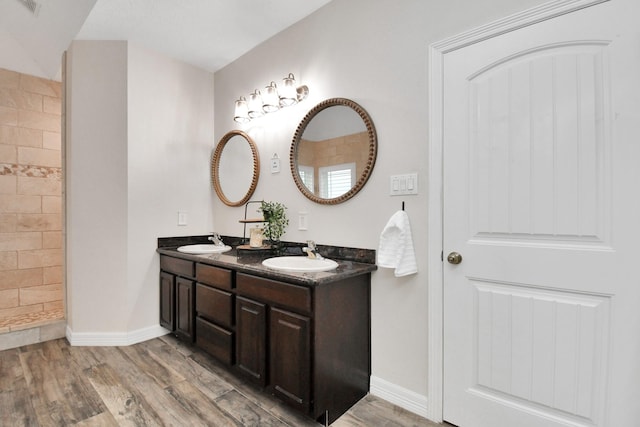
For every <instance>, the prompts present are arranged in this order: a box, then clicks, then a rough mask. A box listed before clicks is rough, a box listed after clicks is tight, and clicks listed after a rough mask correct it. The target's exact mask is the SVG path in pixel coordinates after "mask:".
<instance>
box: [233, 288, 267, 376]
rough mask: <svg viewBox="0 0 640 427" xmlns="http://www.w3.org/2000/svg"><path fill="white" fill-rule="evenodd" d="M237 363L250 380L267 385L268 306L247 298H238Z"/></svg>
mask: <svg viewBox="0 0 640 427" xmlns="http://www.w3.org/2000/svg"><path fill="white" fill-rule="evenodd" d="M236 330H237V333H238V337H237V344H236V365H237V368H238V370H239V371H240V372H241V373H242V375H244V376H245V377H246V378H247V379H248V380H249V381H251V382H253V383H254V384H257V385H259V386H261V387H264V386H266V385H267V307H266V305H265V304H263V303H259V302H257V301H252V300H250V299H247V298H243V297H237V299H236Z"/></svg>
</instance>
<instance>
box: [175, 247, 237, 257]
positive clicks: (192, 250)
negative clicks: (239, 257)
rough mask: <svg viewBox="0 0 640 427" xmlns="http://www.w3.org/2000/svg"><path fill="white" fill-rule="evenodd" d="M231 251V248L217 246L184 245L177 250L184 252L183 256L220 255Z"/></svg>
mask: <svg viewBox="0 0 640 427" xmlns="http://www.w3.org/2000/svg"><path fill="white" fill-rule="evenodd" d="M230 250H231V246H227V245H224V246H218V245H207V244H204V245H186V246H180V247H179V248H178V252H184V253H185V254H194V255H202V254H221V253H223V252H228V251H230Z"/></svg>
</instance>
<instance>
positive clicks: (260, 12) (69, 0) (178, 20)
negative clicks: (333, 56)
mask: <svg viewBox="0 0 640 427" xmlns="http://www.w3.org/2000/svg"><path fill="white" fill-rule="evenodd" d="M329 1H330V0H186V1H185V0H97V1H96V0H36V2H37V3H39V4H40V8H39V11H38V14H37V15H35V16H34V15H33V14H32V13H31V12H30V11H29V10H28V9H27V8H26V7H25V6H24V5H23V4H21V1H20V0H0V53H2V51H1V48H2V47H3V46H5V45H7V44H8V43H11V44H12V46H13V47H14V48H13V49H12V50H5V53H6V52H11V53H13V52H16V51H17V50H16V48H15V46H20V49H21V50H23V51H24V53H25V54H26V55H27V56H28V57H30V58H31V60H32V61H33V63H35V64H37V65H38V66H39V67H40V69H41V70H42V74H43V76H45V77H48V78H53V77H54V76H56V75H58V72H59V69H60V58H61V55H62V52H64V51H65V50H66V49H67V47H68V46H69V44H70V43H71V41H72V40H128V41H131V42H133V43H135V44H137V45H139V46H142V47H145V48H148V49H151V50H154V51H157V52H160V53H163V54H166V55H168V56H170V57H173V58H176V59H179V60H181V61H184V62H186V63H190V64H193V65H195V66H198V67H200V68H203V69H205V70H208V71H211V72H214V71H216V70H218V69H220V68H222V67H224V66H225V65H227V64H229V63H230V62H232V61H234V60H235V59H237V58H238V57H240V56H241V55H242V54H244V53H246V52H247V51H249V50H251V49H252V48H253V47H255V46H257V45H258V44H260V43H262V42H263V41H265V40H266V39H268V38H270V37H271V36H273V35H275V34H277V33H278V32H280V31H282V30H283V29H285V28H287V27H289V26H290V25H292V24H294V23H295V22H297V21H299V20H301V19H302V18H304V17H305V16H307V15H309V14H311V13H312V12H314V11H315V10H317V9H318V8H320V7H322V6H324V5H325V4H326V3H329ZM18 71H19V70H18Z"/></svg>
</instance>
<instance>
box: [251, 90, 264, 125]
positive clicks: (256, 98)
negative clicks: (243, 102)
mask: <svg viewBox="0 0 640 427" xmlns="http://www.w3.org/2000/svg"><path fill="white" fill-rule="evenodd" d="M263 115H264V111H263V110H262V96H261V95H260V91H259V90H258V89H256V90H255V91H253V93H252V94H251V95H249V118H251V119H257V118H258V117H262V116H263Z"/></svg>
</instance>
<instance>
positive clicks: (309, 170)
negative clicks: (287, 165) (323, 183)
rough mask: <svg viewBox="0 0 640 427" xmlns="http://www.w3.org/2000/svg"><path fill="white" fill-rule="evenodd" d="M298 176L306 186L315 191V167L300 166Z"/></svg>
mask: <svg viewBox="0 0 640 427" xmlns="http://www.w3.org/2000/svg"><path fill="white" fill-rule="evenodd" d="M298 174H299V175H300V179H301V180H302V183H303V184H304V186H305V187H307V188H308V189H309V191H314V188H313V186H314V179H313V166H305V165H298Z"/></svg>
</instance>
